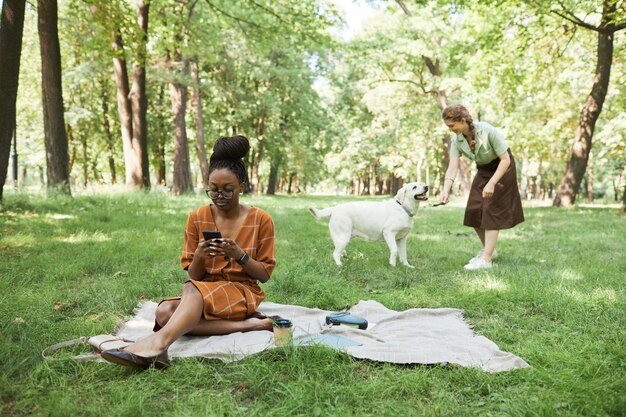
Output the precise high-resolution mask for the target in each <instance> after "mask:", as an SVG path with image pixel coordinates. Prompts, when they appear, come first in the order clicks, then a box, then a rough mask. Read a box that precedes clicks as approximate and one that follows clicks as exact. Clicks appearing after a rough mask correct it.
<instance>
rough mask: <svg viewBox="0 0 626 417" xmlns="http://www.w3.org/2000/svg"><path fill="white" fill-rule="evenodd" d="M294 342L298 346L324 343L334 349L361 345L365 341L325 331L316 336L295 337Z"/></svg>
mask: <svg viewBox="0 0 626 417" xmlns="http://www.w3.org/2000/svg"><path fill="white" fill-rule="evenodd" d="M293 344H294V345H297V346H311V345H324V346H328V347H331V348H334V349H341V348H343V347H347V346H361V345H362V344H363V343H359V342H355V341H354V340H352V339H348V338H347V337H343V336H339V335H336V334H332V333H325V334H318V335H314V336H304V337H299V338H297V339H294V341H293Z"/></svg>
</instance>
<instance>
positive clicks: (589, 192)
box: [587, 152, 593, 203]
mask: <svg viewBox="0 0 626 417" xmlns="http://www.w3.org/2000/svg"><path fill="white" fill-rule="evenodd" d="M587 202H589V203H593V152H589V163H588V164H587Z"/></svg>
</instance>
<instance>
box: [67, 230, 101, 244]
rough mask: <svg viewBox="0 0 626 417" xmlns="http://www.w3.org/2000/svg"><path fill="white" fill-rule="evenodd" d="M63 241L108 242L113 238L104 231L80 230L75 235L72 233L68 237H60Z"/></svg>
mask: <svg viewBox="0 0 626 417" xmlns="http://www.w3.org/2000/svg"><path fill="white" fill-rule="evenodd" d="M59 240H60V241H61V242H65V243H87V242H107V241H109V240H111V238H110V237H109V236H106V235H105V234H104V233H102V232H95V233H92V232H85V231H84V230H83V231H80V232H78V233H75V234H73V235H70V236H68V237H66V238H63V239H59Z"/></svg>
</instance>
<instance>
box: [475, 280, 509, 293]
mask: <svg viewBox="0 0 626 417" xmlns="http://www.w3.org/2000/svg"><path fill="white" fill-rule="evenodd" d="M468 284H469V287H470V289H472V290H474V291H485V290H489V291H507V290H508V289H509V288H510V286H509V284H507V283H506V282H502V281H501V280H499V279H497V278H493V277H486V278H484V279H481V278H476V279H474V280H472V281H470V282H469V283H468Z"/></svg>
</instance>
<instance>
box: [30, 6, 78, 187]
mask: <svg viewBox="0 0 626 417" xmlns="http://www.w3.org/2000/svg"><path fill="white" fill-rule="evenodd" d="M37 20H38V30H39V47H40V52H41V84H42V99H43V120H44V143H45V147H46V166H47V169H46V171H47V177H48V188H52V189H56V190H57V191H60V192H62V193H64V194H70V178H69V171H68V168H69V157H68V153H67V134H66V132H65V120H64V114H63V88H62V83H61V49H60V46H59V32H58V26H57V2H56V0H39V2H38V5H37Z"/></svg>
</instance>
